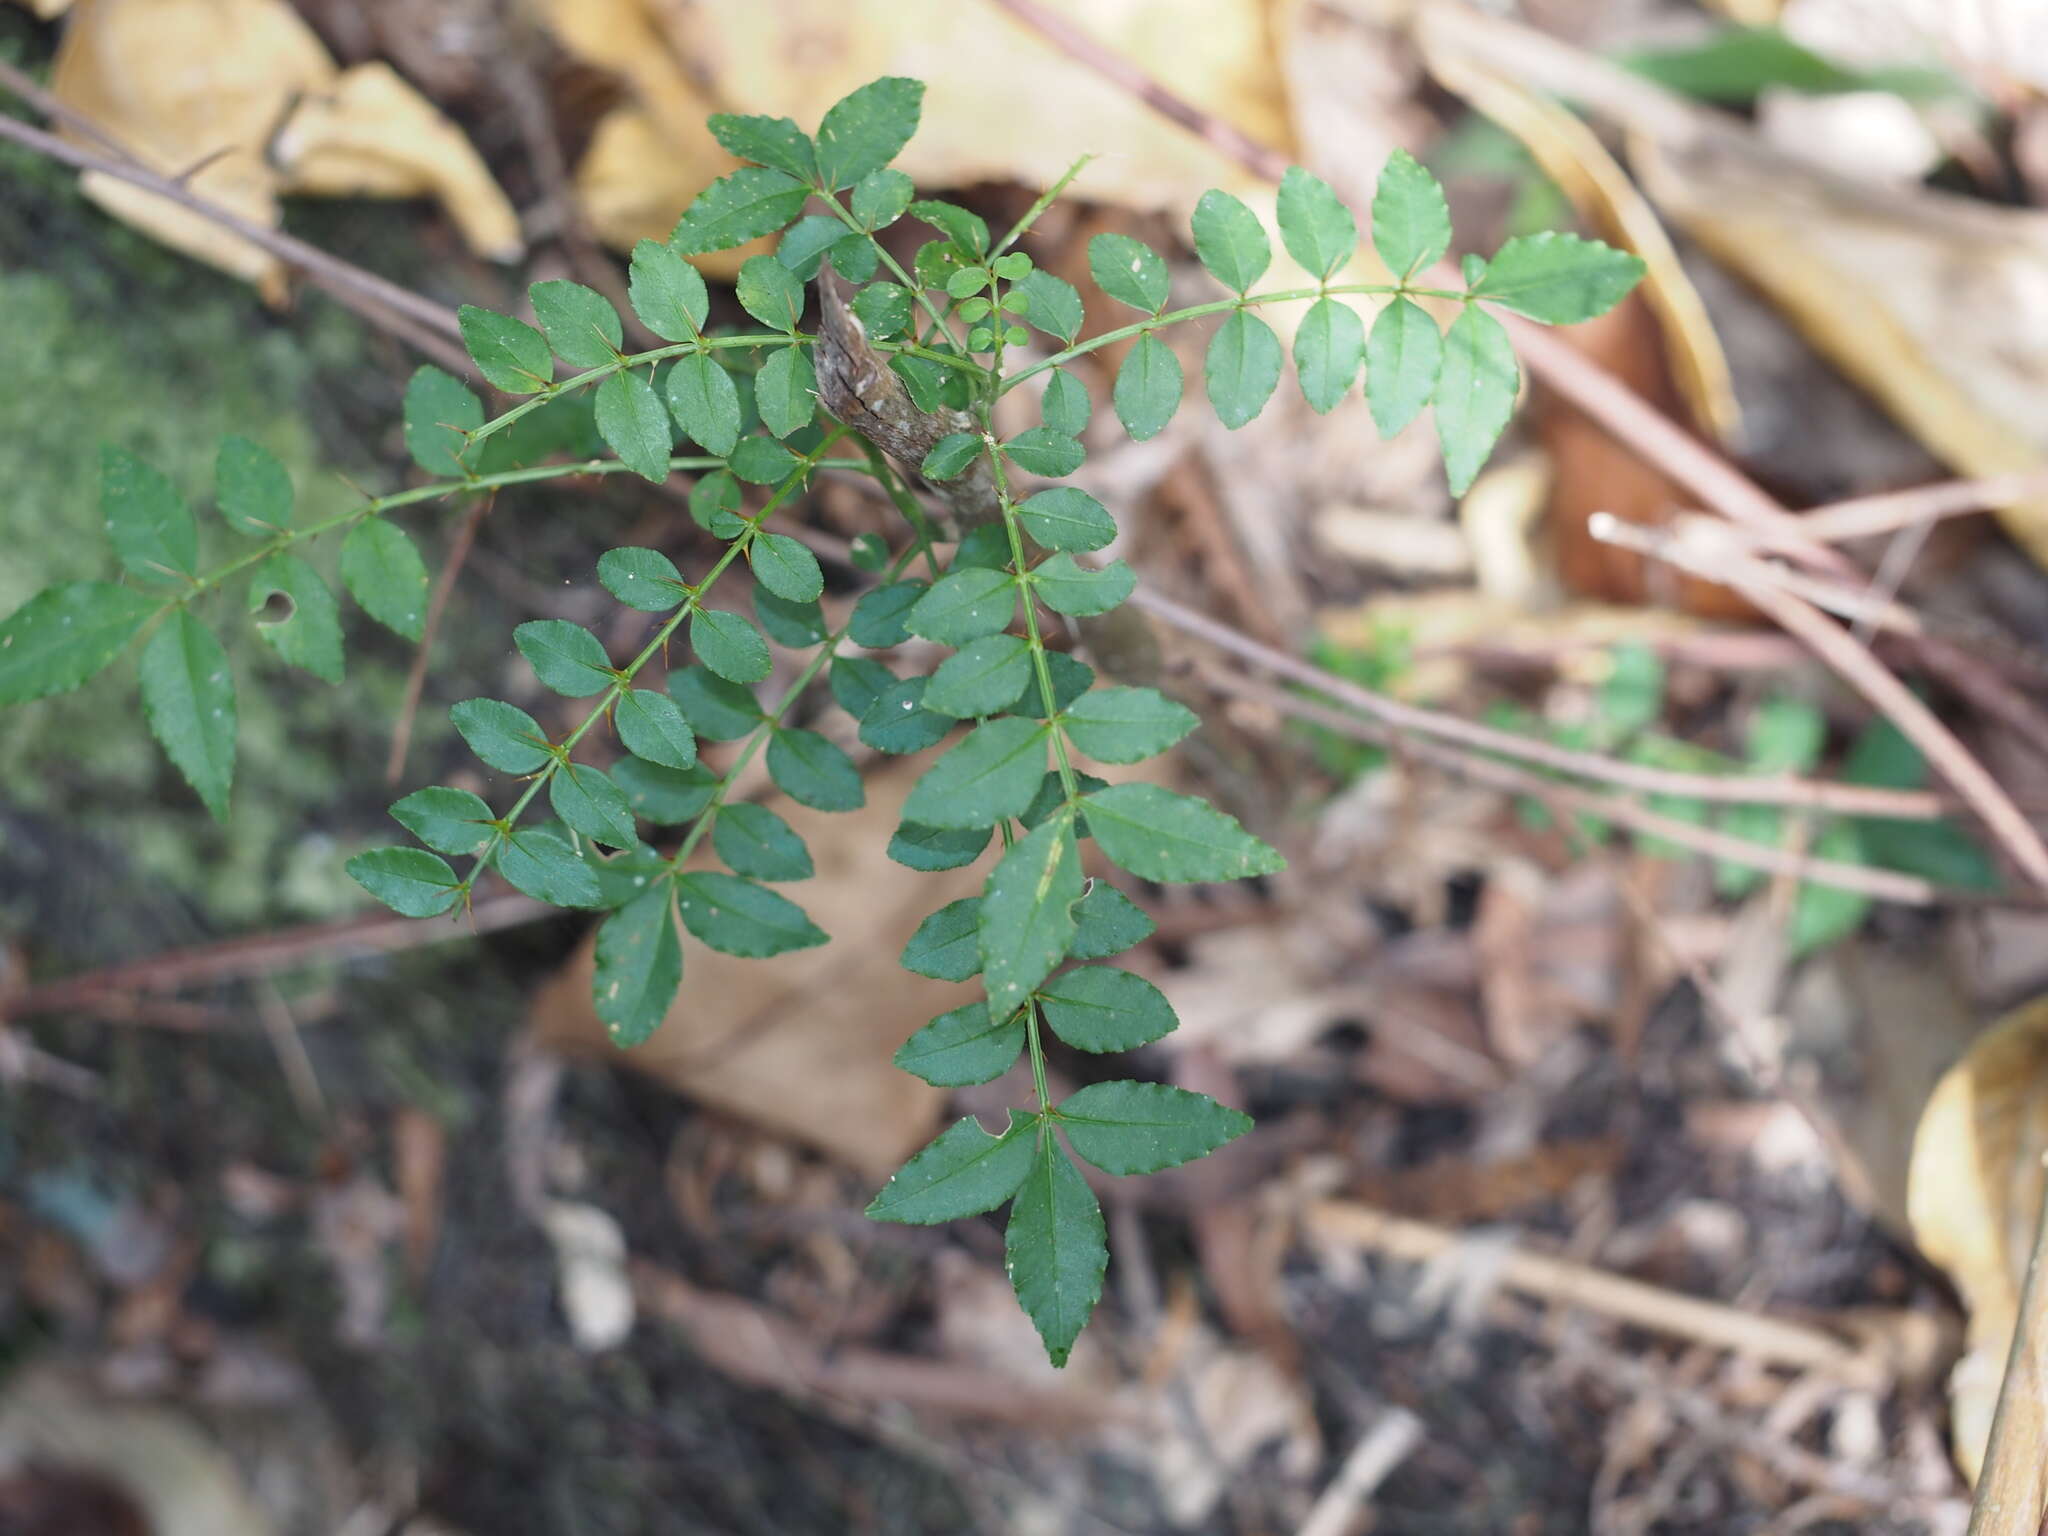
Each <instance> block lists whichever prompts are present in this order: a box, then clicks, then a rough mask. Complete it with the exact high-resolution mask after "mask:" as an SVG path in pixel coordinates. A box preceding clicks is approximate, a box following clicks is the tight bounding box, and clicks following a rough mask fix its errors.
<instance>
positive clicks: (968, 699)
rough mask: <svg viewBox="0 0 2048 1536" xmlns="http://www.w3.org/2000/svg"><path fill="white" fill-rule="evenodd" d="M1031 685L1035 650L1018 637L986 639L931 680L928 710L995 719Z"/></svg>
mask: <svg viewBox="0 0 2048 1536" xmlns="http://www.w3.org/2000/svg"><path fill="white" fill-rule="evenodd" d="M1030 682H1031V647H1030V646H1029V645H1027V644H1026V643H1025V642H1024V640H1023V638H1022V637H1021V636H1018V635H984V636H983V637H982V638H981V639H979V640H976V641H974V642H973V643H972V644H970V645H968V646H966V647H965V648H963V649H962V650H960V651H959V652H958V653H957V654H955V655H952V656H949V657H947V658H946V660H945V661H943V662H941V663H940V664H939V669H938V671H936V672H934V673H933V674H932V677H931V686H930V687H929V688H927V689H926V690H925V692H924V695H923V698H922V700H921V701H920V702H921V703H922V704H923V706H924V708H925V709H927V710H930V711H934V712H936V713H938V714H941V715H952V716H954V717H955V718H956V719H961V720H970V719H973V718H974V717H976V716H977V715H993V714H995V713H997V712H998V711H1000V710H1004V709H1007V708H1009V707H1010V706H1011V705H1013V704H1015V703H1016V702H1017V699H1018V696H1019V695H1020V694H1022V693H1023V692H1024V690H1025V688H1026V687H1027V686H1028V685H1029V684H1030Z"/></svg>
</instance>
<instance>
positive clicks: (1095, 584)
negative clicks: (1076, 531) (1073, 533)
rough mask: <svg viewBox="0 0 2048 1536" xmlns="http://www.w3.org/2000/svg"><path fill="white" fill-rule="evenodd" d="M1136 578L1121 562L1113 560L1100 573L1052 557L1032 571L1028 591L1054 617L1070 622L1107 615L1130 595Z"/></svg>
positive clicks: (1065, 558) (1069, 557)
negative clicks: (1058, 616) (1071, 620)
mask: <svg viewBox="0 0 2048 1536" xmlns="http://www.w3.org/2000/svg"><path fill="white" fill-rule="evenodd" d="M1137 584H1138V578H1137V577H1135V576H1133V575H1132V574H1131V568H1130V567H1129V566H1128V565H1125V564H1124V563H1123V561H1121V560H1112V561H1110V562H1109V564H1108V565H1105V566H1104V567H1103V568H1102V569H1101V570H1099V571H1091V570H1089V569H1088V568H1087V567H1085V566H1083V565H1079V564H1077V563H1076V562H1075V560H1074V557H1073V556H1072V555H1068V554H1059V555H1054V556H1052V557H1051V558H1050V559H1048V560H1045V561H1044V562H1042V563H1041V564H1039V565H1037V566H1035V567H1033V569H1032V572H1031V590H1032V592H1033V593H1034V594H1035V595H1036V596H1037V597H1038V600H1039V601H1040V602H1042V603H1044V604H1045V606H1046V607H1048V608H1050V609H1052V610H1053V612H1055V613H1064V614H1066V615H1068V616H1069V617H1070V618H1088V617H1091V616H1093V615H1095V614H1098V613H1107V612H1109V610H1110V609H1112V608H1114V607H1116V605H1117V604H1118V603H1121V602H1122V601H1123V600H1124V599H1125V598H1127V597H1129V596H1130V595H1131V592H1132V589H1133V588H1135V587H1136V586H1137Z"/></svg>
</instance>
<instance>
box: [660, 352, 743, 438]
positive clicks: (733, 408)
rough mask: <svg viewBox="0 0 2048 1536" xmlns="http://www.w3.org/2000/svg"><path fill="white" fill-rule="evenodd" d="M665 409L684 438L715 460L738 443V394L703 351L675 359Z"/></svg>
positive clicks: (723, 372) (669, 374)
mask: <svg viewBox="0 0 2048 1536" xmlns="http://www.w3.org/2000/svg"><path fill="white" fill-rule="evenodd" d="M665 387H666V388H667V391H668V408H669V412H670V414H671V415H673V416H674V417H675V419H676V425H677V426H679V427H681V428H682V429H683V435H684V436H685V437H687V438H689V439H691V440H692V441H693V442H695V443H696V444H697V445H698V446H699V447H700V448H702V449H703V450H704V451H705V452H706V453H708V454H710V455H712V456H713V457H714V458H720V459H722V458H724V457H725V456H726V455H727V454H729V453H731V452H732V450H733V447H734V445H735V444H737V443H738V442H739V440H740V392H739V390H738V388H737V387H735V385H734V384H733V382H732V375H731V374H729V373H727V372H726V371H725V370H724V369H723V368H721V367H719V366H718V364H717V363H715V362H713V361H712V359H711V357H710V356H709V355H708V354H706V353H702V352H695V353H692V354H691V355H690V356H688V357H679V358H677V359H676V365H675V366H674V367H673V368H671V369H669V371H668V383H667V385H666V386H665Z"/></svg>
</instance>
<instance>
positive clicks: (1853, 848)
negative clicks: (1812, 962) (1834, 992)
mask: <svg viewBox="0 0 2048 1536" xmlns="http://www.w3.org/2000/svg"><path fill="white" fill-rule="evenodd" d="M1811 851H1812V853H1813V856H1814V857H1815V858H1819V859H1834V860H1837V861H1839V862H1841V863H1845V864H1863V863H1867V862H1868V859H1867V857H1866V855H1865V854H1864V852H1863V845H1862V840H1861V839H1860V838H1859V837H1858V836H1857V835H1856V828H1855V826H1854V824H1853V823H1850V822H1846V821H1837V822H1831V823H1830V824H1829V825H1827V826H1825V827H1823V828H1822V829H1821V833H1820V835H1819V836H1818V837H1816V838H1815V839H1814V840H1813V846H1812V850H1811ZM1870 907H1871V901H1870V898H1869V897H1868V896H1866V895H1864V894H1863V893H1862V892H1861V891H1845V890H1842V889H1840V888H1839V887H1836V886H1832V885H1817V884H1815V883H1813V882H1812V881H1808V882H1807V883H1805V884H1803V885H1801V886H1800V887H1799V895H1798V899H1797V900H1795V901H1794V902H1793V903H1792V921H1791V923H1790V925H1789V926H1790V932H1789V934H1788V935H1787V937H1786V941H1785V942H1786V947H1787V948H1788V949H1789V950H1790V951H1791V958H1793V959H1798V958H1799V957H1801V956H1803V955H1809V954H1811V953H1813V951H1814V950H1816V949H1824V948H1825V947H1827V946H1828V945H1830V944H1833V943H1835V942H1836V941H1837V940H1839V939H1846V938H1847V937H1849V935H1851V934H1852V933H1854V932H1855V931H1856V930H1857V929H1859V928H1861V927H1862V926H1863V919H1864V918H1866V917H1868V916H1869V915H1870Z"/></svg>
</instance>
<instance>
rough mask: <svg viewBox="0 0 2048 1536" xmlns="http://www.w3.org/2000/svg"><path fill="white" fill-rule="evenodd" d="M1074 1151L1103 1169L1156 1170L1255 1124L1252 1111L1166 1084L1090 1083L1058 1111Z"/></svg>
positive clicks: (1172, 1165)
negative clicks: (1244, 1110) (1247, 1112)
mask: <svg viewBox="0 0 2048 1536" xmlns="http://www.w3.org/2000/svg"><path fill="white" fill-rule="evenodd" d="M1056 1113H1057V1115H1058V1117H1059V1122H1060V1124H1061V1125H1062V1126H1064V1127H1065V1128H1066V1132H1067V1139H1068V1140H1069V1141H1071V1142H1072V1143H1073V1144H1074V1150H1075V1151H1076V1152H1078V1153H1080V1154H1081V1156H1083V1157H1085V1158H1087V1159H1088V1161H1089V1162H1091V1163H1093V1164H1094V1165H1095V1166H1096V1167H1098V1168H1100V1169H1101V1170H1102V1171H1103V1172H1104V1173H1157V1172H1158V1171H1159V1170H1160V1169H1162V1168H1175V1167H1178V1166H1179V1165H1180V1164H1182V1163H1186V1162H1192V1161H1193V1160H1194V1159H1196V1158H1198V1157H1201V1156H1203V1155H1204V1154H1205V1153H1209V1152H1213V1151H1215V1150H1216V1149H1217V1148H1218V1147H1220V1146H1222V1145H1223V1144H1224V1143H1225V1142H1226V1141H1232V1140H1235V1139H1236V1138H1237V1137H1239V1136H1242V1135H1243V1134H1244V1133H1245V1132H1246V1131H1248V1130H1250V1129H1251V1128H1252V1119H1251V1116H1250V1115H1247V1114H1245V1113H1244V1112H1243V1111H1241V1110H1235V1109H1232V1108H1230V1107H1229V1106H1228V1105H1224V1104H1218V1103H1217V1102H1216V1101H1215V1100H1214V1099H1212V1098H1210V1097H1209V1096H1208V1095H1207V1094H1204V1093H1189V1092H1188V1091H1187V1090H1186V1089H1184V1088H1169V1087H1167V1086H1166V1084H1164V1083H1131V1082H1120V1083H1091V1084H1090V1085H1089V1086H1088V1087H1086V1088H1083V1089H1082V1090H1081V1091H1080V1092H1079V1093H1076V1094H1073V1095H1071V1096H1070V1097H1068V1098H1067V1099H1066V1100H1065V1101H1064V1102H1063V1103H1062V1104H1061V1105H1060V1107H1059V1109H1058V1110H1057V1111H1056Z"/></svg>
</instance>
